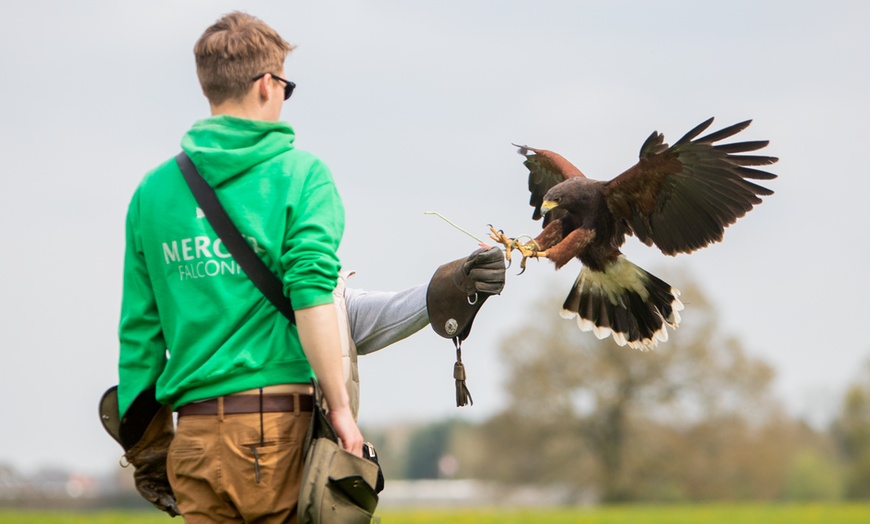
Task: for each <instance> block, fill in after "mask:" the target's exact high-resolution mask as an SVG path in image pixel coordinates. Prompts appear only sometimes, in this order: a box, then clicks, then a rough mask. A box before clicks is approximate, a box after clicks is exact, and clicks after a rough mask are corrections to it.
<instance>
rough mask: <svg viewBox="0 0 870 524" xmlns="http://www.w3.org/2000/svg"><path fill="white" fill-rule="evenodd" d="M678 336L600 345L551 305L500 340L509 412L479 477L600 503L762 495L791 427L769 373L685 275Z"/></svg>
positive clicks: (783, 459) (770, 489)
mask: <svg viewBox="0 0 870 524" xmlns="http://www.w3.org/2000/svg"><path fill="white" fill-rule="evenodd" d="M681 280H682V282H683V285H682V287H683V291H684V293H683V299H684V302H685V303H686V304H687V310H686V311H685V312H684V315H683V316H684V318H683V323H682V325H681V327H680V328H679V329H678V330H677V331H676V332H672V333H671V340H670V341H668V342H666V343H664V344H660V345H659V347H658V349H656V350H655V351H650V352H640V351H636V350H632V349H628V348H627V347H619V346H617V345H616V344H615V343H614V342H613V341H612V340H611V339H605V340H602V341H598V340H596V339H595V338H594V336H593V335H592V334H591V333H585V332H580V331H579V330H578V329H577V326H576V325H575V323H574V322H573V321H567V320H563V319H561V318H560V317H559V316H558V315H557V314H555V312H556V311H558V308H559V303H558V302H556V299H547V300H545V302H544V303H543V304H542V305H541V306H540V307H536V308H531V307H530V308H528V311H529V317H528V320H527V324H526V325H524V326H521V327H520V328H519V329H517V331H516V332H514V333H513V334H512V335H510V336H509V337H508V338H506V339H505V340H504V343H503V346H502V355H503V358H504V361H505V363H506V365H507V368H508V370H509V371H508V374H509V377H508V380H507V382H506V385H507V387H506V392H507V395H508V397H509V400H508V408H507V409H505V410H504V411H503V412H502V413H500V414H498V415H497V416H496V417H494V418H493V419H492V420H491V421H489V422H488V424H487V427H486V428H485V430H484V432H483V434H484V435H486V438H487V439H488V444H489V445H488V446H487V447H486V448H485V449H486V450H487V451H488V458H487V459H481V460H480V461H479V462H478V464H477V467H478V468H480V469H481V470H479V471H477V472H476V473H477V474H478V475H479V476H489V477H493V478H501V479H506V480H510V481H513V482H522V483H526V482H534V483H552V484H568V485H572V486H575V488H576V490H577V496H578V497H581V496H584V494H585V493H588V492H589V491H590V490H591V491H594V492H596V493H597V494H598V495H599V497H600V498H601V499H603V500H605V501H625V500H639V499H647V500H677V499H696V500H700V499H710V498H770V497H775V496H778V495H779V494H780V493H781V492H782V489H783V482H784V479H785V477H786V472H787V469H788V465H789V463H790V461H791V456H790V455H789V453H790V449H789V448H788V446H785V445H783V443H782V442H776V440H775V439H776V437H777V436H778V435H781V434H782V433H783V432H787V431H788V426H789V424H788V423H787V422H788V421H785V422H781V421H783V420H784V419H783V415H782V413H781V412H780V410H779V407H778V404H777V402H776V401H775V399H774V397H773V395H772V394H771V392H770V384H771V380H772V378H773V371H772V369H771V368H770V366H768V365H767V364H765V363H764V362H761V361H760V360H757V359H753V358H750V357H749V356H747V355H746V353H745V351H744V350H743V347H742V345H741V344H740V342H739V341H738V340H737V339H735V338H734V337H731V336H727V335H724V334H723V333H722V332H721V331H720V329H719V324H718V321H717V316H716V312H715V310H714V308H713V307H712V306H711V304H710V303H709V302H708V301H707V300H706V299H705V297H704V295H703V294H702V292H701V291H700V289H699V288H698V287H697V286H696V285H694V284H693V283H691V282H687V280H686V278H685V276H683V277H682V278H681Z"/></svg>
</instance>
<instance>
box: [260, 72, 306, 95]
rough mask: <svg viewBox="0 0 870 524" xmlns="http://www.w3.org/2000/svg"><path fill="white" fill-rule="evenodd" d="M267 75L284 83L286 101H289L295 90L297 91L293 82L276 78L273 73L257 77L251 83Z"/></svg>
mask: <svg viewBox="0 0 870 524" xmlns="http://www.w3.org/2000/svg"><path fill="white" fill-rule="evenodd" d="M266 75H272V78H274V79H275V80H280V81H281V82H284V100H287V99H288V98H290V95H292V94H293V90H294V89H296V84H294V83H293V82H291V81H289V80H284V79H283V78H281V77H280V76H276V75H274V74H273V73H263V74H260V75H257V76H255V77H254V78H252V79H251V82H256V81H257V80H259V79H261V78H263V77H264V76H266Z"/></svg>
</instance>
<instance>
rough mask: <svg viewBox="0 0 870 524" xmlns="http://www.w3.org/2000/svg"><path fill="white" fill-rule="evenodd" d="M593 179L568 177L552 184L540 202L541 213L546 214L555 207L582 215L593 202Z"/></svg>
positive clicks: (594, 193)
mask: <svg viewBox="0 0 870 524" xmlns="http://www.w3.org/2000/svg"><path fill="white" fill-rule="evenodd" d="M593 186H595V181H594V180H589V179H588V178H581V177H576V178H569V179H568V180H566V181H564V182H561V183H559V184H556V185H555V186H553V187H552V188H551V189H550V190H549V191H547V194H545V195H544V201H543V203H542V204H541V214H543V215H547V214H548V213H550V212H552V211H553V210H555V209H562V210H564V211H566V212H568V213H571V214H577V215H582V214H583V213H584V211H586V210H588V209H589V208H590V206H591V205H592V203H593V200H594V197H595V195H596V194H597V192H596V191H594V190H592V188H593Z"/></svg>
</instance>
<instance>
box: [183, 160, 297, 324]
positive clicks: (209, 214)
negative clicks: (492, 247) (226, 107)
mask: <svg viewBox="0 0 870 524" xmlns="http://www.w3.org/2000/svg"><path fill="white" fill-rule="evenodd" d="M175 161H176V162H178V167H179V168H180V169H181V174H182V175H184V179H185V180H186V181H187V185H188V186H190V190H191V191H192V192H193V196H194V197H195V198H196V202H197V203H198V204H199V207H200V208H201V209H202V212H203V213H205V217H206V218H207V219H208V221H209V223H210V224H211V227H212V228H213V229H214V230H215V233H217V235H218V236H219V237H220V239H221V240H222V241H223V243H224V245H225V246H226V248H227V249H228V250H229V252H230V254H231V255H232V256H233V258H234V259H235V260H236V263H238V264H239V266H240V267H241V268H242V270H243V271H244V272H245V274H246V275H248V278H250V279H251V281H253V282H254V285H255V286H257V288H258V289H259V290H260V291H261V292H262V293H263V294H264V295H265V296H266V298H268V299H269V302H271V303H272V304H274V306H275V307H276V308H278V311H280V312H281V313H283V314H284V316H285V317H287V319H288V320H290V322H291V323H295V322H296V316H295V315H294V314H293V306H292V304H291V303H290V299H289V298H287V295H285V294H284V286H283V285H282V284H281V280H280V279H279V278H278V277H277V276H276V275H275V273H272V271H271V270H270V269H269V267H268V266H267V265H266V263H265V262H263V259H261V258H260V257H259V256H257V254H256V253H255V252H254V249H253V248H252V247H251V245H250V244H249V243H248V241H247V240H245V239H244V237H243V236H242V234H241V233H240V232H239V229H238V228H237V227H236V225H235V224H234V223H233V221H232V220H231V219H230V217H229V215H227V212H226V210H225V209H224V207H223V206H222V205H221V203H220V200H218V197H217V194H216V193H215V191H214V189H213V188H212V187H211V186H210V185H208V182H206V181H205V179H204V178H203V177H202V175H201V174H200V173H199V170H197V169H196V166H195V165H193V162H191V160H190V157H189V156H187V153H185V152H184V151H182V152H181V153H179V154H178V155H176V157H175Z"/></svg>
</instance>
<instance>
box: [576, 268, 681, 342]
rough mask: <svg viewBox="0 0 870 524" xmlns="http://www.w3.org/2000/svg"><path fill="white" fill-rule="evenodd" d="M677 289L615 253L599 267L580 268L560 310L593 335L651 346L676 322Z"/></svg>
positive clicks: (664, 335) (666, 335)
mask: <svg viewBox="0 0 870 524" xmlns="http://www.w3.org/2000/svg"><path fill="white" fill-rule="evenodd" d="M679 296H680V292H679V291H678V290H677V289H675V288H673V287H671V286H670V285H669V284H667V283H666V282H664V281H663V280H661V279H659V278H658V277H656V276H654V275H652V274H650V273H648V272H646V271H644V270H643V269H641V268H640V267H638V266H636V265H634V264H632V263H631V262H629V261H628V260H626V259H625V257H624V256H620V257H619V258H618V259H617V260H616V261H615V262H613V263H612V264H609V265H608V266H607V267H606V268H605V271H603V272H602V271H593V270H591V269H589V268H587V267H583V269H582V270H581V271H580V275H578V277H577V280H576V281H575V282H574V287H573V288H572V289H571V293H570V294H569V295H568V298H567V299H566V300H565V303H564V304H563V306H562V310H561V312H560V314H561V316H562V317H563V318H575V317H576V318H577V325H578V326H579V327H580V329H581V330H583V331H591V332H592V333H593V334H594V335H595V336H596V337H598V338H599V339H604V338H607V337H608V336H611V335H612V336H613V340H614V341H615V342H616V343H617V344H619V345H620V346H624V345H626V344H628V345H629V346H630V347H632V348H635V349H640V350H649V349H654V348H655V347H656V345H657V344H658V342H659V341H662V342H664V341H666V340H667V339H668V331H667V326H670V327H671V328H676V327H677V326H678V325H679V323H680V313H679V312H680V311H681V310H682V309H683V303H682V302H681V301H680V298H679Z"/></svg>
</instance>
